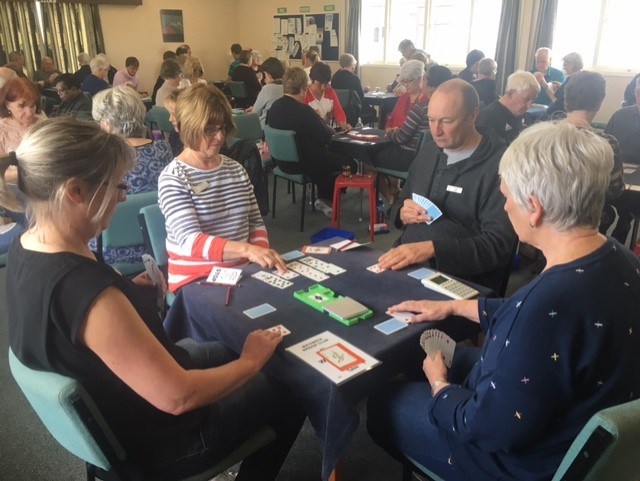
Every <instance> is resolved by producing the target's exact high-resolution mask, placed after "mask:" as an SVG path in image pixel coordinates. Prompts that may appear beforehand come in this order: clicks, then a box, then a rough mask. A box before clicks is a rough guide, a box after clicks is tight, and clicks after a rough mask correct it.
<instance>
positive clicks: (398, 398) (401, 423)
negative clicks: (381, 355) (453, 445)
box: [367, 347, 480, 481]
mask: <svg viewBox="0 0 640 481" xmlns="http://www.w3.org/2000/svg"><path fill="white" fill-rule="evenodd" d="M479 358H480V349H478V348H465V347H458V348H457V349H456V351H455V355H454V358H453V363H452V365H451V369H450V370H449V380H450V381H451V382H452V383H462V382H463V381H464V379H465V378H466V376H467V374H468V373H469V371H471V368H473V366H474V365H475V363H476V362H477V361H478V359H479ZM430 401H431V388H430V387H429V383H428V382H427V381H426V379H425V380H424V381H418V382H395V383H392V384H390V385H386V386H384V387H383V389H381V390H380V391H378V392H377V393H376V394H374V395H373V396H371V397H370V398H369V403H368V405H367V430H368V431H369V434H370V435H371V437H372V438H373V440H374V441H375V442H376V443H377V444H378V445H380V446H381V447H382V448H383V449H385V450H386V451H387V452H388V453H389V454H390V455H391V456H393V457H394V458H396V459H397V460H398V461H400V462H403V463H404V462H406V458H405V456H404V454H406V455H408V456H411V458H413V459H415V460H416V461H418V462H419V463H420V464H422V465H423V466H424V467H426V468H427V469H429V470H431V471H432V472H433V473H435V474H437V475H438V476H440V477H441V478H444V479H446V480H447V481H463V480H466V479H468V477H466V476H465V475H464V474H463V473H461V472H460V470H459V469H457V468H456V466H455V465H452V464H450V463H449V460H450V457H451V451H450V450H449V440H448V439H447V437H446V436H445V434H444V431H442V430H441V429H440V428H438V427H436V426H435V425H434V424H433V423H432V422H431V420H430V419H429V409H428V407H429V403H430ZM403 453H404V454H403Z"/></svg>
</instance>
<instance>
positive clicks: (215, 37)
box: [100, 0, 635, 122]
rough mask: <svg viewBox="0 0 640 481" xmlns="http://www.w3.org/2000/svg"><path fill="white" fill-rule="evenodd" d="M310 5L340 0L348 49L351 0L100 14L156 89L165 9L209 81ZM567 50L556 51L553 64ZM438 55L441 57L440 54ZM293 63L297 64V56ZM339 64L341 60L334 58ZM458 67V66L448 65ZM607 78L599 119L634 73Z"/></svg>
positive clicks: (235, 0)
mask: <svg viewBox="0 0 640 481" xmlns="http://www.w3.org/2000/svg"><path fill="white" fill-rule="evenodd" d="M539 1H540V0H521V18H520V22H519V24H518V55H517V59H516V65H517V66H518V68H530V66H531V65H532V59H530V58H528V57H529V55H528V53H529V52H528V51H529V50H530V49H529V48H528V42H529V37H530V35H531V30H532V25H534V24H535V21H534V20H535V19H534V18H533V15H534V12H535V11H536V6H537V5H538V3H539ZM301 4H302V5H304V6H309V7H310V10H311V12H310V13H322V12H323V7H324V5H327V4H328V5H335V13H339V14H340V32H339V39H340V52H341V53H342V52H344V48H345V32H346V23H347V18H346V17H347V15H346V0H331V1H327V0H307V1H305V2H304V3H301V2H299V1H295V0H260V1H257V0H216V1H215V2H212V1H208V0H189V1H185V2H179V3H176V2H174V1H170V0H144V2H143V5H141V6H138V7H128V6H121V5H101V6H100V17H101V19H102V28H103V33H104V38H105V46H106V53H107V55H108V57H109V60H110V61H111V63H112V64H113V65H114V66H116V67H117V68H122V67H123V66H124V59H125V58H126V57H128V56H131V55H133V56H135V57H138V59H139V60H140V64H141V66H140V70H139V73H138V75H139V76H140V79H141V84H142V85H141V88H142V89H145V90H151V88H152V86H153V84H154V82H155V80H156V77H157V75H158V72H159V69H160V64H161V63H162V53H163V52H164V51H165V50H175V48H176V47H177V46H178V44H177V43H166V44H165V43H163V42H162V33H161V31H160V10H161V9H181V10H182V11H183V18H184V26H185V43H188V44H189V45H190V46H191V49H192V51H193V54H194V55H195V56H197V57H198V58H199V59H200V60H201V61H202V64H203V66H204V70H205V77H206V78H207V79H210V80H215V79H222V78H224V77H226V72H227V68H228V65H229V62H230V61H231V57H230V54H229V46H230V45H231V44H232V43H236V42H237V43H240V44H242V46H244V47H252V48H254V49H257V50H259V51H260V52H261V53H262V57H263V58H267V57H268V56H269V55H271V54H272V52H271V38H272V33H273V31H272V28H273V27H272V20H273V16H274V15H277V14H278V12H277V9H278V7H286V8H287V12H286V13H287V14H297V13H300V11H299V7H300V5H301ZM562 55H564V53H562V52H556V57H557V58H556V60H555V62H554V66H556V67H558V68H559V67H560V65H558V63H559V61H560V59H561V58H562ZM436 60H437V59H436ZM292 63H294V64H295V63H296V62H295V61H293V62H292ZM329 64H330V65H331V68H332V69H333V70H334V71H335V70H337V69H338V64H337V62H329ZM449 67H450V68H451V69H452V70H453V71H454V72H456V71H457V70H458V69H459V67H458V66H449ZM397 72H398V67H397V66H393V65H361V69H360V76H361V79H362V83H363V84H364V85H370V86H371V87H375V86H378V87H380V88H381V89H384V88H385V87H386V85H387V84H388V83H390V82H391V81H392V80H393V79H394V78H395V76H396V73H397ZM603 74H604V75H605V78H606V80H607V97H606V98H605V101H604V104H603V105H602V108H601V110H600V112H599V113H598V115H597V116H596V118H595V121H596V122H606V121H607V120H608V119H609V117H611V115H612V114H613V112H615V111H616V109H618V108H619V106H620V102H621V101H622V96H623V93H624V89H625V87H626V85H627V84H628V83H629V81H630V80H631V78H632V77H633V76H634V74H635V73H628V74H618V73H616V74H613V73H606V72H603Z"/></svg>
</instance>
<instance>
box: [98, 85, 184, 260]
mask: <svg viewBox="0 0 640 481" xmlns="http://www.w3.org/2000/svg"><path fill="white" fill-rule="evenodd" d="M91 114H92V115H93V119H94V120H95V121H96V122H98V123H99V124H100V127H101V128H102V129H103V130H105V131H106V132H109V133H111V134H120V135H122V136H123V137H124V138H125V139H126V142H127V144H128V145H129V146H130V147H132V148H133V150H134V152H135V159H136V164H135V166H134V168H133V169H132V170H131V171H130V172H129V173H127V175H126V176H125V177H124V182H125V183H126V184H127V185H128V189H129V190H128V193H130V194H139V193H142V192H150V191H154V190H158V177H160V172H162V169H164V168H165V166H167V165H168V164H169V162H171V160H172V159H173V154H172V152H171V147H170V146H169V144H168V143H167V142H166V141H165V140H164V139H158V140H151V139H148V138H146V137H145V130H146V128H145V124H144V119H145V114H146V109H145V106H144V104H143V103H142V100H140V95H139V94H138V93H137V92H136V91H135V90H133V89H132V88H131V87H127V86H124V85H121V86H119V87H115V88H111V89H107V90H103V91H102V92H99V93H98V94H97V95H96V96H95V97H93V106H92V111H91ZM144 253H145V247H144V245H139V246H130V247H125V248H118V249H117V251H116V249H110V248H104V249H103V252H102V254H103V257H104V260H105V261H106V262H107V263H109V264H112V263H115V262H118V263H138V262H140V259H141V256H142V254H144Z"/></svg>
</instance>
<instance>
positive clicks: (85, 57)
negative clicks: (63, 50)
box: [78, 52, 91, 65]
mask: <svg viewBox="0 0 640 481" xmlns="http://www.w3.org/2000/svg"><path fill="white" fill-rule="evenodd" d="M78 62H79V63H80V65H87V64H88V63H89V62H91V55H89V54H88V53H86V52H81V53H79V54H78Z"/></svg>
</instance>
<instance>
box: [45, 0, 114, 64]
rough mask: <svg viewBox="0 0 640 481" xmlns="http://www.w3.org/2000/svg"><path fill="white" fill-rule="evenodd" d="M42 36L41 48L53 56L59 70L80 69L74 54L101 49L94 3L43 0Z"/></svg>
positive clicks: (99, 26)
mask: <svg viewBox="0 0 640 481" xmlns="http://www.w3.org/2000/svg"><path fill="white" fill-rule="evenodd" d="M42 27H43V33H44V39H43V43H42V51H43V53H44V54H45V55H47V56H49V57H51V58H53V60H54V62H55V63H56V65H57V67H58V70H60V71H61V72H75V71H76V70H78V68H80V65H79V64H78V59H77V56H78V54H79V53H81V52H86V53H88V54H89V55H90V56H92V57H93V56H94V55H96V54H97V53H100V52H104V39H103V36H102V26H101V24H100V15H99V11H98V6H97V5H87V4H80V3H54V2H47V3H42Z"/></svg>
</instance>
